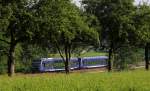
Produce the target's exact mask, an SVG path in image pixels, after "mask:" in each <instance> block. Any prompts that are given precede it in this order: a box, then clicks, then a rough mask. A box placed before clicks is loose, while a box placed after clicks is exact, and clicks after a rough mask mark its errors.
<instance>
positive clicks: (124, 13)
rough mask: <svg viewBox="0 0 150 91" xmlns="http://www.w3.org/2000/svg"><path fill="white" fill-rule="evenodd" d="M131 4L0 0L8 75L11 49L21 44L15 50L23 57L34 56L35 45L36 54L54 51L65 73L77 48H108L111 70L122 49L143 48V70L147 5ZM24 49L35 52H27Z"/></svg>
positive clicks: (149, 34)
mask: <svg viewBox="0 0 150 91" xmlns="http://www.w3.org/2000/svg"><path fill="white" fill-rule="evenodd" d="M133 3H134V0H82V7H80V8H78V7H77V6H75V4H73V3H72V1H70V0H2V1H0V10H1V12H0V54H1V56H2V55H3V56H7V60H8V61H7V66H8V69H7V70H8V75H9V76H12V75H13V74H14V73H15V59H17V58H16V55H15V53H16V50H15V49H16V48H17V49H18V48H21V51H22V52H21V53H18V54H22V59H23V58H31V56H33V54H34V55H35V56H38V55H39V54H40V53H36V51H37V50H40V49H41V50H42V51H43V50H45V54H43V53H44V52H41V55H42V54H43V55H47V53H48V52H50V51H53V52H54V51H55V52H58V53H59V54H60V56H61V58H62V59H63V61H64V65H65V71H66V73H69V71H70V69H69V61H70V58H71V54H72V53H74V52H75V51H76V50H78V49H80V50H81V49H84V48H87V47H89V46H93V47H94V48H99V49H101V50H102V49H105V50H108V53H109V60H108V70H109V71H111V70H112V60H114V58H115V56H116V54H117V55H120V56H124V55H122V54H124V53H125V51H123V50H124V49H125V48H129V49H130V48H131V49H132V48H138V49H140V48H142V49H143V48H145V64H146V66H145V67H146V69H148V68H149V67H148V65H149V57H148V52H149V51H148V50H149V46H150V30H149V29H150V20H149V18H150V6H149V5H148V4H146V3H144V4H141V5H134V4H133ZM28 51H30V53H31V51H32V52H35V53H33V54H30V55H27V54H28ZM38 52H39V51H38ZM126 52H128V51H126ZM25 56H27V57H25ZM5 60H6V59H5ZM115 62H117V60H115ZM27 65H28V64H27Z"/></svg>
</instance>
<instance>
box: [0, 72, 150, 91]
mask: <svg viewBox="0 0 150 91" xmlns="http://www.w3.org/2000/svg"><path fill="white" fill-rule="evenodd" d="M0 91H150V71H144V70H134V71H124V72H112V73H108V72H101V73H100V72H91V73H89V72H88V73H71V74H69V75H65V74H63V73H52V74H49V73H43V74H26V75H25V74H17V75H16V76H14V77H12V78H9V77H7V76H6V75H1V76H0Z"/></svg>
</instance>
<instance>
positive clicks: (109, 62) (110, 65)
mask: <svg viewBox="0 0 150 91" xmlns="http://www.w3.org/2000/svg"><path fill="white" fill-rule="evenodd" d="M112 54H113V42H111V45H110V49H109V58H108V72H110V71H111V70H112Z"/></svg>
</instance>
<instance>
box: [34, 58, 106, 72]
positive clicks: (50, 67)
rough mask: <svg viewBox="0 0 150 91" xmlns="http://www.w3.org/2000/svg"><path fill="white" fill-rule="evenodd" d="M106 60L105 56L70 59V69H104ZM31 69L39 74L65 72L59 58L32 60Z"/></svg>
mask: <svg viewBox="0 0 150 91" xmlns="http://www.w3.org/2000/svg"><path fill="white" fill-rule="evenodd" d="M107 59H108V57H107V56H96V57H83V58H71V60H70V69H71V70H74V69H84V68H97V67H105V66H107ZM32 68H33V70H36V71H40V72H46V71H63V70H65V67H64V62H63V60H62V59H61V58H40V59H37V60H34V61H33V63H32Z"/></svg>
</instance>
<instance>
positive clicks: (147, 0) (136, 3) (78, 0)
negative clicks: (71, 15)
mask: <svg viewBox="0 0 150 91" xmlns="http://www.w3.org/2000/svg"><path fill="white" fill-rule="evenodd" d="M80 1H81V0H73V2H74V3H75V4H76V5H77V6H80V5H81V4H80ZM143 1H144V2H149V4H150V0H135V3H134V4H135V5H138V4H139V3H141V2H143Z"/></svg>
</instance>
